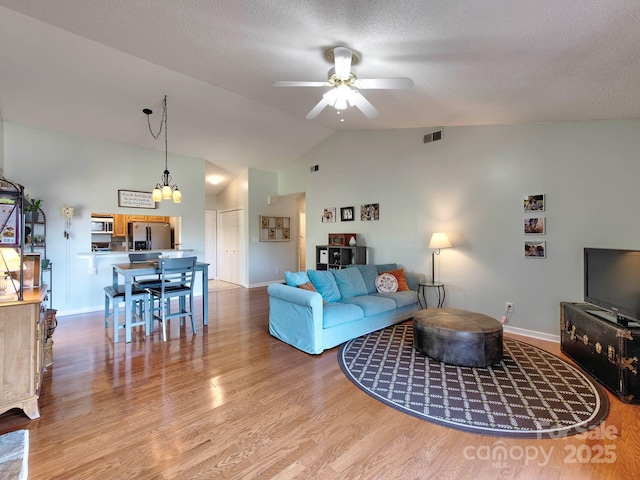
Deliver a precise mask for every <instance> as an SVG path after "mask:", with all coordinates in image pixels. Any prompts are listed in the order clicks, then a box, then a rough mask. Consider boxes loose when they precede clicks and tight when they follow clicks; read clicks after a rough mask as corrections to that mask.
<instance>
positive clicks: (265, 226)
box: [260, 215, 291, 242]
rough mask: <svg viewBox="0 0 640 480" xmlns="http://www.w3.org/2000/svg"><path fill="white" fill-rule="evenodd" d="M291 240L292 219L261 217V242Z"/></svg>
mask: <svg viewBox="0 0 640 480" xmlns="http://www.w3.org/2000/svg"><path fill="white" fill-rule="evenodd" d="M290 240H291V218H290V217H268V216H266V215H260V241H261V242H288V241H290Z"/></svg>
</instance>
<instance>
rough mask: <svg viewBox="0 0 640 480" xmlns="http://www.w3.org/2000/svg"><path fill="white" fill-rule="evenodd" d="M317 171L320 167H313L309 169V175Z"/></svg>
mask: <svg viewBox="0 0 640 480" xmlns="http://www.w3.org/2000/svg"><path fill="white" fill-rule="evenodd" d="M319 169H320V167H319V166H318V165H313V166H311V167H309V171H310V172H311V173H313V172H317V171H318V170H319Z"/></svg>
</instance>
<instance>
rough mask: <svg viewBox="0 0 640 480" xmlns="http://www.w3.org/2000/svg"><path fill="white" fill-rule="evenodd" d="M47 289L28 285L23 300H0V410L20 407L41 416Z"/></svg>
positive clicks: (29, 414) (28, 413)
mask: <svg viewBox="0 0 640 480" xmlns="http://www.w3.org/2000/svg"><path fill="white" fill-rule="evenodd" d="M46 289H47V287H46V285H42V286H40V288H34V289H28V290H25V291H24V299H23V301H11V302H2V303H0V414H2V413H4V412H6V411H7V410H9V409H11V408H21V409H22V410H24V413H25V414H26V415H27V416H28V417H29V418H31V419H34V418H38V417H40V409H39V408H38V397H39V396H40V386H41V385H42V375H43V371H44V360H45V355H44V353H45V344H46V339H45V337H46V335H45V331H44V330H45V320H44V312H45V309H44V307H43V305H42V302H43V301H44V299H45V295H46Z"/></svg>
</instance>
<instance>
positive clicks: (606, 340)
mask: <svg viewBox="0 0 640 480" xmlns="http://www.w3.org/2000/svg"><path fill="white" fill-rule="evenodd" d="M560 349H561V350H562V352H564V353H565V354H566V355H567V356H568V357H570V358H571V359H573V360H574V361H575V362H576V363H577V364H578V365H580V366H581V367H582V368H583V369H584V370H586V371H587V372H588V373H590V374H591V375H593V376H594V377H595V378H596V380H598V381H599V382H600V383H602V384H603V385H604V386H605V387H606V388H608V389H609V390H610V391H611V392H612V393H613V394H614V395H616V396H617V397H618V398H619V399H620V400H621V401H623V402H625V403H634V404H640V373H639V372H638V368H639V365H638V358H639V357H640V324H638V323H637V322H629V323H628V325H622V324H620V323H618V322H617V321H616V319H615V318H612V317H610V316H608V315H607V312H606V311H605V310H602V309H600V308H598V307H596V306H593V305H590V304H587V303H568V302H561V303H560Z"/></svg>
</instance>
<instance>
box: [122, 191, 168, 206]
mask: <svg viewBox="0 0 640 480" xmlns="http://www.w3.org/2000/svg"><path fill="white" fill-rule="evenodd" d="M118 206H119V207H132V208H158V206H157V204H156V202H154V201H153V194H152V193H151V192H137V191H134V190H118Z"/></svg>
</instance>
